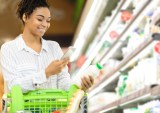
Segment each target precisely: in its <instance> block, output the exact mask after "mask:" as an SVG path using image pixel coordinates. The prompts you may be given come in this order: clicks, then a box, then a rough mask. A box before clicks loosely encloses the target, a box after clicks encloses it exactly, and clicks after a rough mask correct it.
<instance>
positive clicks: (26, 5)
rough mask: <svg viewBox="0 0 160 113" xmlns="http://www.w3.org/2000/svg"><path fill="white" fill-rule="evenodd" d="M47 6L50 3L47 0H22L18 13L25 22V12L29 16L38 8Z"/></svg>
mask: <svg viewBox="0 0 160 113" xmlns="http://www.w3.org/2000/svg"><path fill="white" fill-rule="evenodd" d="M39 7H47V8H48V9H49V5H48V3H47V1H46V0H21V1H20V2H19V4H18V9H17V12H16V13H17V15H18V18H19V19H21V20H22V22H23V24H24V21H23V14H25V16H26V17H27V18H28V17H29V16H30V15H31V14H32V13H33V11H34V10H35V9H36V8H39Z"/></svg>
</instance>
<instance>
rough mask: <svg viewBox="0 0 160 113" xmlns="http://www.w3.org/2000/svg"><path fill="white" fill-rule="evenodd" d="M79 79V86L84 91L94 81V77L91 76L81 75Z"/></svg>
mask: <svg viewBox="0 0 160 113" xmlns="http://www.w3.org/2000/svg"><path fill="white" fill-rule="evenodd" d="M81 80H82V82H81V86H82V89H83V90H84V91H86V90H88V89H89V88H90V87H91V86H92V85H93V83H94V78H93V77H92V76H87V77H86V76H83V77H82V78H81Z"/></svg>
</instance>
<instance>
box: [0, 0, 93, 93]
mask: <svg viewBox="0 0 160 113" xmlns="http://www.w3.org/2000/svg"><path fill="white" fill-rule="evenodd" d="M17 14H18V17H19V18H20V19H21V21H22V22H23V25H24V29H23V32H22V34H20V35H19V36H18V37H16V39H14V40H12V41H9V42H6V43H5V44H3V45H2V47H1V56H0V61H1V65H2V73H3V76H4V81H6V82H7V83H8V88H9V90H10V89H11V88H12V86H14V85H19V86H21V88H22V90H23V92H24V93H25V92H28V91H30V90H35V89H51V88H57V89H63V90H68V89H69V87H70V84H71V82H70V74H69V73H68V67H67V64H68V62H69V58H64V59H62V60H61V57H62V56H63V52H62V50H61V48H60V46H59V44H58V43H57V42H55V41H49V40H45V39H43V35H44V34H45V32H46V31H47V30H48V28H49V27H50V20H51V14H50V10H49V5H48V4H47V2H46V0H21V1H20V3H19V5H18V9H17ZM92 84H93V78H92V77H91V78H86V77H83V78H82V86H84V87H83V88H82V89H84V90H87V89H88V88H90V87H91V86H92Z"/></svg>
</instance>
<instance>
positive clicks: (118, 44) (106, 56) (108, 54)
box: [100, 0, 151, 64]
mask: <svg viewBox="0 0 160 113" xmlns="http://www.w3.org/2000/svg"><path fill="white" fill-rule="evenodd" d="M150 3H151V0H148V1H147V2H146V3H145V4H144V5H143V7H142V9H141V10H140V11H139V12H138V13H137V14H136V15H135V16H134V18H133V19H132V20H131V21H130V22H129V23H128V25H126V26H125V28H124V30H123V32H122V33H121V34H120V36H119V37H118V38H117V40H116V41H115V42H114V43H113V45H112V46H111V47H110V48H109V49H108V51H107V52H106V54H104V55H103V56H102V57H101V59H100V62H101V63H102V64H103V63H104V62H105V61H107V60H108V59H109V58H110V57H111V56H112V55H113V54H114V53H116V51H117V49H119V48H120V47H121V45H122V41H123V40H124V39H123V38H124V37H125V38H127V35H126V34H127V32H128V31H129V30H130V28H131V27H132V25H133V24H134V22H135V21H136V19H137V18H138V16H139V15H140V14H142V13H143V12H144V11H145V9H146V8H147V6H148V4H150Z"/></svg>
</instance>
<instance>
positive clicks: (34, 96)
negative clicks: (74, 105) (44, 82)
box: [7, 85, 78, 113]
mask: <svg viewBox="0 0 160 113" xmlns="http://www.w3.org/2000/svg"><path fill="white" fill-rule="evenodd" d="M77 90H78V87H77V86H76V85H72V86H71V87H70V89H69V91H63V90H58V89H51V90H35V91H30V92H28V93H26V94H23V93H22V90H21V88H20V86H13V87H12V89H11V93H10V94H8V95H7V97H8V98H10V99H11V102H10V105H9V106H10V113H16V112H17V111H21V110H25V111H30V112H31V113H65V112H66V110H67V107H68V104H69V101H70V99H71V98H72V96H73V94H74V92H76V91H77Z"/></svg>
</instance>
